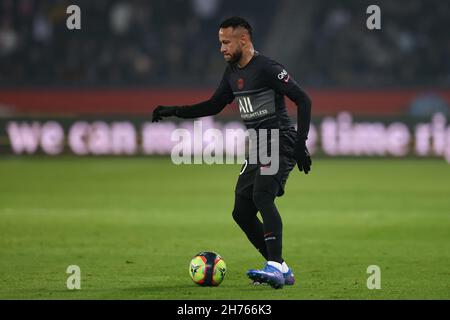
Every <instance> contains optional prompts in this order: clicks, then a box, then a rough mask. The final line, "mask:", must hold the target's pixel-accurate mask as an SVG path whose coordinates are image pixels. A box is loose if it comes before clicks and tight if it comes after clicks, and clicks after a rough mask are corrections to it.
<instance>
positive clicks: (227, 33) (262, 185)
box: [152, 17, 311, 288]
mask: <svg viewBox="0 0 450 320" xmlns="http://www.w3.org/2000/svg"><path fill="white" fill-rule="evenodd" d="M219 41H220V44H221V47H220V52H221V53H222V54H223V57H224V59H225V61H226V62H228V66H227V68H226V69H225V73H224V75H223V78H222V81H221V82H220V85H219V87H218V88H217V89H216V91H215V93H214V94H213V95H212V97H211V98H210V99H209V100H207V101H204V102H201V103H198V104H195V105H189V106H158V107H157V108H156V109H155V110H154V111H153V120H152V121H153V122H158V121H160V120H161V119H162V118H163V117H169V116H176V117H179V118H184V119H187V118H198V117H204V116H211V115H215V114H218V113H219V112H220V111H222V110H223V108H224V107H225V106H226V105H228V104H230V103H231V102H232V101H233V100H234V99H235V98H236V99H237V102H238V105H239V111H240V115H241V118H242V120H243V122H244V123H245V125H246V127H247V129H255V130H259V129H269V131H270V129H277V130H279V149H278V150H271V152H279V158H278V159H279V169H278V171H277V172H276V173H275V174H273V175H266V174H261V172H262V170H263V169H264V165H263V164H261V162H260V161H257V162H256V163H249V161H248V159H247V160H246V162H245V163H244V165H243V167H242V169H241V173H240V175H239V178H238V181H237V185H236V188H235V203H234V209H233V218H234V220H235V221H236V223H237V224H238V225H239V226H240V228H241V229H242V230H243V231H244V233H245V234H246V236H247V237H248V239H249V240H250V242H251V243H252V244H253V245H254V246H255V247H256V249H257V250H258V251H259V252H260V253H261V255H262V256H263V257H264V258H265V260H266V261H267V262H266V264H265V266H264V268H263V269H261V270H258V269H251V270H249V271H248V272H247V275H248V277H249V278H250V279H252V280H253V281H254V283H255V284H259V283H268V284H269V285H271V286H272V287H274V288H282V287H283V286H284V285H293V284H294V282H295V278H294V274H293V272H292V270H291V269H290V268H289V267H288V265H287V264H286V262H285V261H284V259H283V257H282V220H281V216H280V214H279V212H278V210H277V207H276V206H275V203H274V201H275V198H276V197H277V196H278V197H280V196H282V195H283V194H284V186H285V184H286V180H287V178H288V175H289V173H290V171H291V170H292V169H293V168H294V167H295V165H296V164H297V166H298V168H299V170H300V171H303V172H304V173H305V174H307V173H308V172H309V171H310V168H311V157H310V154H309V152H308V149H307V147H306V139H307V137H308V131H309V125H310V120H311V100H310V98H309V97H308V95H307V94H306V93H305V92H304V91H303V90H302V89H301V88H300V87H299V85H298V84H297V83H296V82H295V81H294V79H293V78H292V77H291V76H290V75H289V73H288V72H287V71H286V69H285V68H284V67H283V66H282V65H281V64H279V63H277V62H275V61H274V60H271V59H269V58H268V57H265V56H264V55H262V54H260V53H259V52H257V51H256V50H255V49H254V47H253V43H252V27H251V26H250V24H249V23H248V22H247V21H246V20H245V19H243V18H240V17H231V18H229V19H226V20H225V21H223V22H222V24H221V25H220V28H219ZM284 96H287V97H288V98H289V99H291V100H292V101H293V102H294V103H295V104H296V105H297V110H298V117H297V119H298V120H297V130H295V127H294V126H293V124H292V122H291V120H290V118H289V116H288V114H287V112H286V105H285V101H284ZM258 211H259V212H260V214H261V217H262V222H261V221H260V219H258V217H257V213H258Z"/></svg>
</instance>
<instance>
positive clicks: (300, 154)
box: [294, 138, 312, 174]
mask: <svg viewBox="0 0 450 320" xmlns="http://www.w3.org/2000/svg"><path fill="white" fill-rule="evenodd" d="M294 157H295V160H296V161H297V167H298V169H299V170H300V171H305V174H308V172H309V171H311V164H312V161H311V155H310V154H309V151H308V148H307V147H306V141H305V140H304V139H301V138H299V140H298V142H297V145H296V147H295V151H294Z"/></svg>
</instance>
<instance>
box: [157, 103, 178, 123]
mask: <svg viewBox="0 0 450 320" xmlns="http://www.w3.org/2000/svg"><path fill="white" fill-rule="evenodd" d="M177 109H178V107H177V106H157V107H156V109H155V110H153V118H152V122H158V121H160V120H162V118H164V117H170V116H176V113H177Z"/></svg>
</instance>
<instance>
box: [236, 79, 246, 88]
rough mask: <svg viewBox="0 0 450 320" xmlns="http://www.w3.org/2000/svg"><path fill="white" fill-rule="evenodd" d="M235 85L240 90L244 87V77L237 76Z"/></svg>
mask: <svg viewBox="0 0 450 320" xmlns="http://www.w3.org/2000/svg"><path fill="white" fill-rule="evenodd" d="M237 87H238V89H239V90H242V89H243V88H244V79H242V78H239V79H238V81H237Z"/></svg>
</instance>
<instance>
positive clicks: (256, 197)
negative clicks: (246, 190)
mask: <svg viewBox="0 0 450 320" xmlns="http://www.w3.org/2000/svg"><path fill="white" fill-rule="evenodd" d="M274 199H275V196H273V195H272V194H270V193H269V192H265V191H255V192H253V202H254V203H255V206H256V207H257V208H258V209H259V210H260V211H261V210H264V209H265V208H267V207H269V206H271V205H273V201H274Z"/></svg>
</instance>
